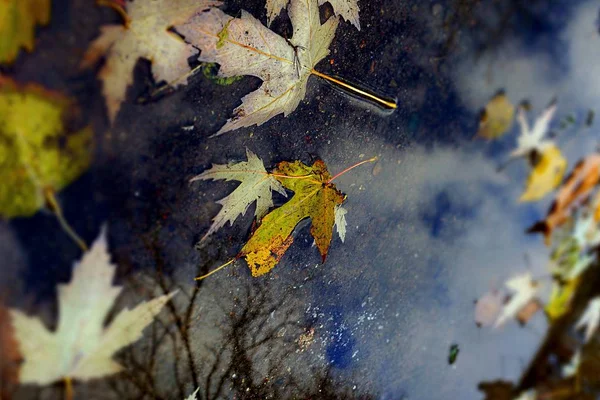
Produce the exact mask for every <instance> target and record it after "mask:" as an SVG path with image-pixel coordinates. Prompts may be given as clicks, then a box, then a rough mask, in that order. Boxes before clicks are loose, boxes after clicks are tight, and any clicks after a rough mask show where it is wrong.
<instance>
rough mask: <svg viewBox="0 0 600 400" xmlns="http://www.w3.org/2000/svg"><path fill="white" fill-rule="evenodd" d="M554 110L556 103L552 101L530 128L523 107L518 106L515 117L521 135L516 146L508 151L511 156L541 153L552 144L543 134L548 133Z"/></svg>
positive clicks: (527, 155)
mask: <svg viewBox="0 0 600 400" xmlns="http://www.w3.org/2000/svg"><path fill="white" fill-rule="evenodd" d="M555 112H556V103H555V102H552V103H551V104H550V105H549V106H548V107H547V108H546V110H544V112H543V113H542V115H541V116H540V117H539V118H538V119H537V120H536V121H535V124H534V125H533V129H530V128H529V123H528V122H527V118H526V117H525V110H524V109H523V107H521V108H519V113H518V116H517V119H518V121H519V126H520V127H521V135H520V136H519V137H518V139H517V148H516V149H515V150H513V151H512V152H511V153H510V157H511V158H516V157H529V156H531V154H532V153H534V152H537V153H538V154H542V153H544V152H545V150H546V148H548V147H551V146H553V142H552V141H550V140H544V136H546V133H548V127H549V126H550V121H551V120H552V117H553V116H554V113H555Z"/></svg>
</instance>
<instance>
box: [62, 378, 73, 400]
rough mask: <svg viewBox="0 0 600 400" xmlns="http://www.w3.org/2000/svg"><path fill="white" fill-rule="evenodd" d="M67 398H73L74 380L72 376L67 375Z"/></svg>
mask: <svg viewBox="0 0 600 400" xmlns="http://www.w3.org/2000/svg"><path fill="white" fill-rule="evenodd" d="M64 382H65V400H73V381H72V380H71V377H70V376H65V378H64Z"/></svg>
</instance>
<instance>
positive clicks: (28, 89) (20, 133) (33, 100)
mask: <svg viewBox="0 0 600 400" xmlns="http://www.w3.org/2000/svg"><path fill="white" fill-rule="evenodd" d="M73 109H74V107H73V104H72V102H71V101H70V100H69V99H68V98H66V97H65V96H63V95H61V94H58V93H55V92H51V91H48V90H45V89H43V88H41V87H40V86H37V85H33V84H29V85H25V86H18V85H17V84H16V83H14V82H12V81H10V80H6V79H1V78H0V182H1V183H0V215H2V216H4V217H8V218H11V217H17V216H30V215H32V214H34V213H35V212H36V211H38V210H39V209H40V208H41V207H42V206H43V205H44V204H45V192H46V191H52V192H58V191H60V190H61V189H63V188H64V187H66V186H67V185H68V184H70V183H71V182H72V181H74V180H75V179H76V178H78V177H79V176H80V175H81V174H82V173H83V172H84V171H85V170H86V169H87V168H88V166H89V165H90V161H91V160H90V157H91V154H90V150H91V142H92V130H91V128H84V129H82V130H80V131H77V132H72V131H70V130H69V129H68V126H69V118H70V115H71V114H72V112H73Z"/></svg>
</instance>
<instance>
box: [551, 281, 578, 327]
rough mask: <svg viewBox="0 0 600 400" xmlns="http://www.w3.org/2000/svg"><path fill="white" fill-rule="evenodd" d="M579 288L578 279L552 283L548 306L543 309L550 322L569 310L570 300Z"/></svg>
mask: <svg viewBox="0 0 600 400" xmlns="http://www.w3.org/2000/svg"><path fill="white" fill-rule="evenodd" d="M578 286H579V279H576V278H573V279H570V280H567V281H566V282H556V281H555V282H554V283H553V284H552V293H551V294H550V299H549V300H548V304H546V307H544V311H546V315H547V316H548V318H549V319H550V320H551V321H556V320H557V319H559V318H560V317H562V316H563V315H565V314H566V313H567V312H569V310H570V309H571V300H572V299H573V295H574V294H575V291H576V290H577V287H578Z"/></svg>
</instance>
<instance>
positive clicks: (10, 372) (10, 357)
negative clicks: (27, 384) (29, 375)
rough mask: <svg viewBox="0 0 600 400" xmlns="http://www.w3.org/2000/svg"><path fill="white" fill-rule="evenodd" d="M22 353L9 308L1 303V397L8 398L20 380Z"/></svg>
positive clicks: (4, 399) (6, 399)
mask: <svg viewBox="0 0 600 400" xmlns="http://www.w3.org/2000/svg"><path fill="white" fill-rule="evenodd" d="M20 361H21V354H20V353H19V347H18V345H17V341H16V339H15V333H14V329H13V326H12V321H11V318H10V313H9V312H8V309H7V308H6V307H4V305H3V304H1V303H0V382H1V384H0V398H1V399H3V400H8V399H10V398H11V393H12V390H13V388H14V386H15V385H16V384H17V383H18V382H19V363H20Z"/></svg>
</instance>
